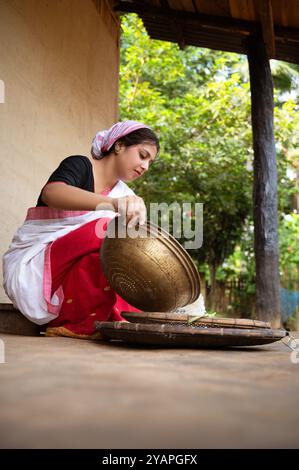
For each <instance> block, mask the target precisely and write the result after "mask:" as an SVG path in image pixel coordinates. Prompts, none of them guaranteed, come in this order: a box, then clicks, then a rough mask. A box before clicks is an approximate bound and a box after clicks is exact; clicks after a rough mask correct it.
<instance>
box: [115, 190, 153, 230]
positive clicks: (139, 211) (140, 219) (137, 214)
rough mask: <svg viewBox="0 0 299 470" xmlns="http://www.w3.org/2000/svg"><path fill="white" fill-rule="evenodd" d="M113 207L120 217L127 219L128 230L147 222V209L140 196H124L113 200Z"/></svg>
mask: <svg viewBox="0 0 299 470" xmlns="http://www.w3.org/2000/svg"><path fill="white" fill-rule="evenodd" d="M113 206H114V209H115V211H116V212H118V213H119V214H120V216H123V217H125V220H126V224H127V226H128V228H130V227H134V226H135V225H137V224H140V225H143V224H145V222H146V207H145V204H144V201H143V199H142V198H141V197H139V196H135V195H132V196H124V197H119V198H115V199H113Z"/></svg>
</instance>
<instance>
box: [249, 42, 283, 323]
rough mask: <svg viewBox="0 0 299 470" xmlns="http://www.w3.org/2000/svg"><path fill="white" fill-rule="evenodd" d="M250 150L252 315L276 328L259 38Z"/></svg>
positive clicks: (269, 89)
mask: <svg viewBox="0 0 299 470" xmlns="http://www.w3.org/2000/svg"><path fill="white" fill-rule="evenodd" d="M248 63H249V72H250V87H251V117H252V131H253V149H254V187H253V202H254V209H253V210H254V214H253V215H254V238H255V240H254V244H255V262H256V316H257V318H259V319H260V320H264V321H270V322H271V324H272V326H275V327H278V326H280V302H279V265H278V263H279V258H278V236H277V168H276V155H275V142H274V132H273V82H272V76H271V70H270V63H269V59H268V56H267V52H266V48H265V45H264V43H263V41H262V39H261V38H259V37H250V38H249V40H248Z"/></svg>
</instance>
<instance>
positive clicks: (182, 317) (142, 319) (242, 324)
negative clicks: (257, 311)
mask: <svg viewBox="0 0 299 470" xmlns="http://www.w3.org/2000/svg"><path fill="white" fill-rule="evenodd" d="M121 315H122V317H123V318H125V319H126V320H128V321H130V322H133V323H156V324H161V323H163V324H164V323H167V324H173V325H178V324H182V325H185V326H189V322H191V324H192V325H194V326H195V325H196V326H209V327H217V326H219V327H229V328H247V329H248V328H271V325H270V323H266V322H263V321H260V320H251V319H249V318H217V317H216V318H214V317H213V318H211V317H201V318H199V319H198V320H196V321H192V319H194V318H196V315H190V314H187V313H176V312H142V313H139V312H122V313H121Z"/></svg>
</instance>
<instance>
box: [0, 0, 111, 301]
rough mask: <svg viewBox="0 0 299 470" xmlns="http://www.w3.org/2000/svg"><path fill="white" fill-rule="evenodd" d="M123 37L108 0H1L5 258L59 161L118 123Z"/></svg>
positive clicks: (1, 247)
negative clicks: (96, 134) (120, 54)
mask: <svg viewBox="0 0 299 470" xmlns="http://www.w3.org/2000/svg"><path fill="white" fill-rule="evenodd" d="M118 35H119V25H118V23H117V20H116V19H115V17H114V16H113V14H112V12H111V10H110V7H109V2H108V0H103V1H101V0H94V1H93V0H0V44H1V49H0V58H1V60H0V79H1V80H2V82H1V81H0V88H1V90H0V98H1V101H2V102H1V103H0V230H1V231H0V237H1V244H0V256H1V258H2V255H3V253H4V252H5V251H6V249H7V247H8V245H9V243H10V240H11V238H12V236H13V234H14V232H15V231H16V229H17V228H18V227H19V226H20V225H21V224H22V222H23V220H24V218H25V215H26V211H27V208H28V207H31V206H35V204H36V200H37V197H38V195H39V192H40V190H41V188H42V186H43V184H44V183H45V181H46V180H47V178H48V176H49V175H50V173H51V172H52V171H53V170H54V169H55V167H56V166H57V164H58V163H59V162H60V161H61V160H62V159H63V158H65V157H66V156H68V155H73V154H83V155H84V154H85V155H86V154H87V153H88V152H89V150H90V143H91V140H92V137H93V135H94V134H95V133H96V131H98V130H100V129H104V128H107V127H110V126H111V125H112V124H113V123H114V122H115V121H116V120H117V118H118V116H117V101H118V66H119V41H118ZM3 101H4V102H3ZM0 285H1V287H0V302H9V299H8V298H7V297H6V296H5V294H4V291H3V288H2V270H1V282H0Z"/></svg>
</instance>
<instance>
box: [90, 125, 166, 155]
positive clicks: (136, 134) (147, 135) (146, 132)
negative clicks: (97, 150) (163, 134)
mask: <svg viewBox="0 0 299 470" xmlns="http://www.w3.org/2000/svg"><path fill="white" fill-rule="evenodd" d="M117 142H122V143H123V144H124V146H125V147H131V146H132V145H138V144H142V143H147V144H150V145H155V146H156V147H157V152H159V150H160V143H159V139H158V137H157V136H156V134H155V133H154V132H153V131H152V130H151V129H148V128H146V127H144V128H141V129H137V130H136V131H133V132H130V134H127V135H125V136H123V137H120V138H119V139H118V140H116V141H115V142H114V144H113V145H112V147H111V148H110V149H109V150H107V151H106V152H102V156H100V157H97V156H96V155H95V154H94V153H93V152H92V157H93V158H94V159H95V160H99V159H101V158H103V157H106V155H109V154H110V153H113V152H114V150H115V145H116V144H117Z"/></svg>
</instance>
